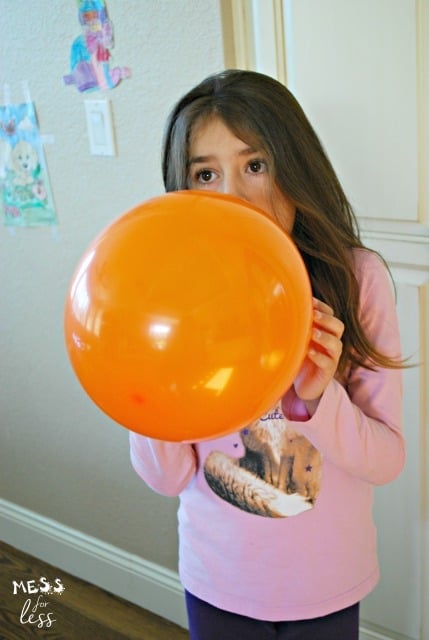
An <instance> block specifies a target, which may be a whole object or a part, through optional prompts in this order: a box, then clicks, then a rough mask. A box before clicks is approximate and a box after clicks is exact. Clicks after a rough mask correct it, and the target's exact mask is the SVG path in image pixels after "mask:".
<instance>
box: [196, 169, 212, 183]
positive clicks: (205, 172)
mask: <svg viewBox="0 0 429 640" xmlns="http://www.w3.org/2000/svg"><path fill="white" fill-rule="evenodd" d="M196 178H197V182H205V183H207V182H211V181H212V180H213V171H210V169H201V171H198V172H197V174H196Z"/></svg>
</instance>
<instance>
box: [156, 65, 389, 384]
mask: <svg viewBox="0 0 429 640" xmlns="http://www.w3.org/2000/svg"><path fill="white" fill-rule="evenodd" d="M213 115H216V116H217V117H219V118H220V119H221V120H222V121H223V122H224V123H225V125H226V126H227V127H228V128H229V129H230V130H231V131H232V133H233V134H234V135H235V136H236V137H237V138H239V139H240V140H243V141H244V142H246V143H247V144H249V145H251V146H252V147H253V148H255V149H260V150H261V151H262V152H264V153H265V154H266V156H267V158H268V162H269V170H270V173H271V176H272V180H273V183H274V184H275V185H276V186H277V188H278V189H280V191H281V192H282V193H283V194H285V195H286V196H287V197H288V198H289V200H290V201H291V202H292V203H293V204H294V206H295V208H296V217H295V223H294V228H293V231H292V238H293V240H294V241H295V243H296V245H297V247H298V249H299V250H300V252H301V255H302V258H303V260H304V262H305V264H306V267H307V270H308V273H309V276H310V280H311V284H312V289H313V294H314V295H315V296H316V297H318V298H320V299H321V300H323V301H325V302H326V303H327V304H329V305H330V306H331V307H332V308H333V310H334V313H335V315H336V316H337V317H338V318H340V319H341V320H342V321H343V323H344V325H345V331H344V335H343V338H342V341H343V352H342V355H341V359H340V362H339V365H338V375H340V376H341V375H342V374H343V373H344V372H345V370H346V367H347V365H348V364H355V365H360V366H363V367H366V368H368V369H372V368H374V367H375V366H377V365H379V366H383V367H398V366H401V363H400V361H398V360H395V359H393V358H390V357H388V356H387V355H385V354H382V353H380V352H379V351H377V349H375V347H374V346H373V345H372V344H371V343H370V342H369V340H368V339H367V337H366V335H365V333H364V331H363V329H362V327H361V325H360V322H359V318H358V306H359V285H358V283H357V281H356V278H355V275H354V271H353V264H352V259H351V252H350V249H352V248H355V247H359V248H365V247H364V245H363V244H362V242H361V239H360V236H359V229H358V224H357V221H356V218H355V215H354V213H353V210H352V207H351V205H350V203H349V202H348V200H347V198H346V196H345V194H344V191H343V189H342V187H341V185H340V183H339V180H338V178H337V176H336V174H335V171H334V169H333V167H332V165H331V163H330V161H329V159H328V157H327V155H326V153H325V151H324V149H323V147H322V145H321V143H320V141H319V139H318V137H317V135H316V133H315V132H314V130H313V128H312V126H311V124H310V123H309V121H308V119H307V117H306V115H305V114H304V112H303V110H302V108H301V106H300V105H299V103H298V102H297V100H296V99H295V98H294V96H293V95H292V94H291V93H290V91H289V90H288V89H287V88H286V87H285V86H284V85H282V84H281V83H279V82H277V81H276V80H274V79H273V78H270V77H269V76H266V75H263V74H260V73H256V72H253V71H241V70H234V69H230V70H227V71H222V72H221V73H218V74H215V75H213V76H210V77H208V78H207V79H205V80H204V81H203V82H201V83H200V84H199V85H197V86H196V87H195V88H194V89H192V90H191V91H189V92H188V93H187V94H186V95H185V96H184V97H183V98H182V99H181V100H180V101H179V102H178V103H177V104H176V106H175V107H174V108H173V110H172V112H171V114H170V117H169V119H168V121H167V126H166V130H165V136H164V144H163V160H162V170H163V178H164V185H165V188H166V190H167V191H177V190H181V189H187V188H188V171H189V165H188V160H189V159H188V148H189V143H190V137H191V134H192V131H193V129H194V127H195V125H196V123H199V122H201V120H202V119H206V118H209V117H211V116H213ZM278 223H279V224H280V225H281V224H282V219H281V212H279V214H278Z"/></svg>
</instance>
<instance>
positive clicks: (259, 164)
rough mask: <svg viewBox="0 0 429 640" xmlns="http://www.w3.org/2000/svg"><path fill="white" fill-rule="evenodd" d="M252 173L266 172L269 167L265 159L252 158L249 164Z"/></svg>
mask: <svg viewBox="0 0 429 640" xmlns="http://www.w3.org/2000/svg"><path fill="white" fill-rule="evenodd" d="M248 169H249V171H250V173H264V172H265V171H266V169H267V165H266V163H265V162H264V161H263V160H251V162H249V164H248Z"/></svg>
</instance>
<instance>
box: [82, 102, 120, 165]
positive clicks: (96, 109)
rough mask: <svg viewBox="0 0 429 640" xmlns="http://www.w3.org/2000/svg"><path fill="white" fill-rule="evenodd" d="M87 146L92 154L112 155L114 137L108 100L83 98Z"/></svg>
mask: <svg viewBox="0 0 429 640" xmlns="http://www.w3.org/2000/svg"><path fill="white" fill-rule="evenodd" d="M85 112H86V125H87V129H88V137H89V147H90V150H91V153H92V155H94V156H114V155H115V153H116V151H115V137H114V134H113V121H112V111H111V106H110V100H85Z"/></svg>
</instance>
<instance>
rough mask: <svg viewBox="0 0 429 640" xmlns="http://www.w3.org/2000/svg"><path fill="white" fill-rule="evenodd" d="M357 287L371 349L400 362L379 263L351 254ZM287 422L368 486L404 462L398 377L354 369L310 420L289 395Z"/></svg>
mask: <svg viewBox="0 0 429 640" xmlns="http://www.w3.org/2000/svg"><path fill="white" fill-rule="evenodd" d="M354 255H355V260H356V277H357V279H358V282H359V284H360V310H359V313H360V321H361V324H362V327H363V329H364V331H365V333H366V335H367V337H368V338H369V340H370V341H371V342H372V343H373V345H374V346H375V347H376V348H377V349H378V350H379V351H381V353H383V354H386V355H388V356H390V357H399V356H400V339H399V329H398V322H397V316H396V309H395V301H394V296H393V292H392V287H391V283H390V281H389V278H388V274H387V271H386V269H385V267H384V265H383V264H382V262H381V260H380V259H379V258H378V257H377V256H376V255H375V254H373V253H371V252H369V251H366V250H358V251H355V253H354ZM282 408H283V411H284V414H285V416H286V417H287V418H288V419H289V420H290V421H291V422H292V424H293V426H294V427H295V428H296V429H297V430H299V431H300V432H301V433H302V434H303V435H304V436H305V437H306V438H308V440H310V442H311V443H312V444H313V445H314V446H315V447H316V448H317V449H318V450H319V451H320V452H321V453H322V454H323V456H324V457H325V458H326V459H327V460H329V461H330V462H331V463H332V464H334V465H336V466H337V467H339V468H341V469H342V470H344V471H346V472H348V473H350V474H352V475H355V476H357V477H359V478H360V479H362V480H364V481H367V482H369V483H371V484H375V485H381V484H386V483H388V482H390V481H391V480H393V479H394V478H395V477H396V476H397V475H398V474H399V473H400V471H401V470H402V468H403V466H404V461H405V443H404V438H403V435H402V372H401V370H399V369H385V368H377V369H376V370H375V371H370V370H367V369H365V368H363V367H354V368H352V369H351V371H350V374H349V376H348V378H347V380H346V382H345V383H344V384H341V383H340V382H338V381H337V380H335V379H334V380H332V381H331V382H330V383H329V385H328V387H327V388H326V390H325V392H324V393H323V396H322V398H321V400H320V402H319V405H318V408H317V409H316V411H315V413H314V414H313V416H311V417H309V416H308V414H307V413H306V410H305V407H304V403H303V402H302V401H301V400H300V399H299V398H297V396H296V394H295V393H294V391H293V389H291V390H290V391H289V392H288V393H287V394H286V395H285V397H284V399H283V405H282Z"/></svg>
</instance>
